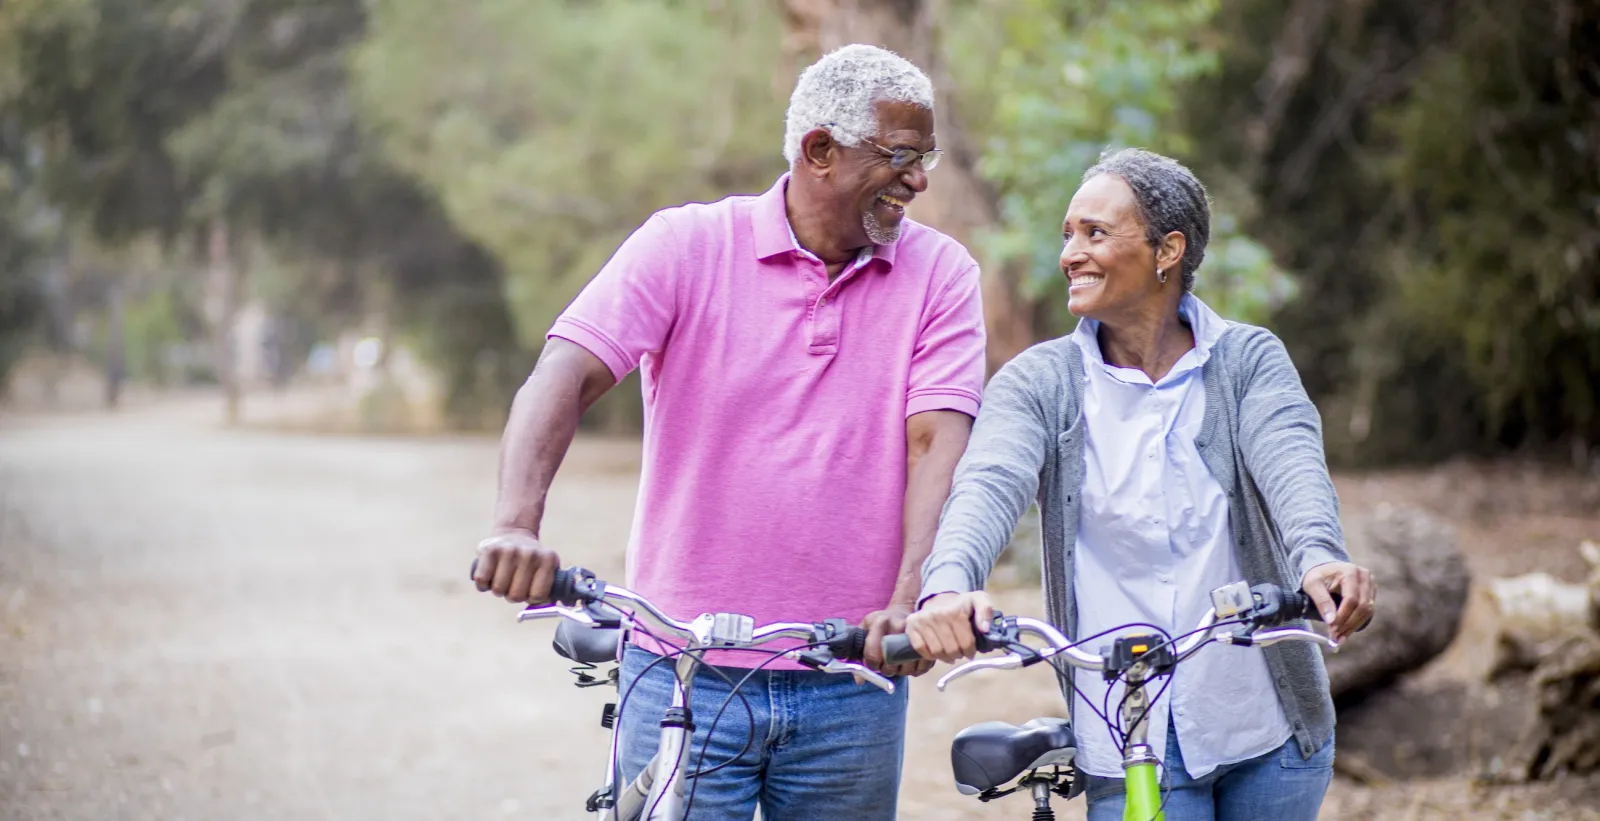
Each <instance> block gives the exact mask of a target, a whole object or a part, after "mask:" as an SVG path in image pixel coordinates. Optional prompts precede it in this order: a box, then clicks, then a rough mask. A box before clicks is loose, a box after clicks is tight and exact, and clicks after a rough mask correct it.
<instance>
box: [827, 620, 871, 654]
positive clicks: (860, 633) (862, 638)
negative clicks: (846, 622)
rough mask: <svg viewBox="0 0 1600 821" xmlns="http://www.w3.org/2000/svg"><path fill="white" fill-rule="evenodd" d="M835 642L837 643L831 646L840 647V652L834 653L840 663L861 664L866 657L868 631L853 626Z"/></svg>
mask: <svg viewBox="0 0 1600 821" xmlns="http://www.w3.org/2000/svg"><path fill="white" fill-rule="evenodd" d="M834 642H836V643H830V644H832V646H835V647H838V648H839V650H838V651H835V652H834V654H833V657H834V658H836V659H839V660H840V661H854V662H860V661H862V660H863V659H864V658H865V657H866V654H867V631H866V629H865V628H862V627H858V626H853V625H852V626H851V627H848V628H846V629H845V631H844V633H843V634H842V635H840V636H839V637H838V638H836V639H835V640H834Z"/></svg>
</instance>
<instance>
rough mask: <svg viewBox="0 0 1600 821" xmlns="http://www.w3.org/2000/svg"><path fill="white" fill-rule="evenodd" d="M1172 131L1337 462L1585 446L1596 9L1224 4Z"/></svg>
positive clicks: (1593, 387)
mask: <svg viewBox="0 0 1600 821" xmlns="http://www.w3.org/2000/svg"><path fill="white" fill-rule="evenodd" d="M1215 28H1216V36H1217V37H1219V38H1221V49H1222V50H1221V52H1220V53H1222V54H1223V55H1225V59H1224V60H1223V63H1222V66H1221V69H1220V71H1219V72H1217V73H1216V74H1215V76H1214V77H1211V78H1208V79H1205V80H1203V81H1201V82H1198V83H1196V84H1195V85H1194V86H1193V87H1192V89H1191V92H1190V93H1189V94H1188V95H1187V96H1186V97H1185V101H1184V102H1185V105H1184V110H1183V112H1182V116H1183V119H1184V121H1185V122H1186V123H1187V124H1188V128H1189V130H1190V131H1191V133H1195V134H1207V135H1211V136H1210V137H1209V138H1208V139H1207V140H1206V141H1204V142H1203V143H1200V144H1199V145H1197V148H1198V149H1199V153H1200V154H1202V155H1203V161H1204V163H1205V166H1206V168H1207V170H1208V173H1211V174H1214V175H1216V176H1219V177H1230V178H1232V179H1233V180H1234V181H1235V184H1236V187H1237V188H1238V189H1239V190H1241V191H1243V192H1246V193H1247V194H1248V196H1249V197H1250V198H1251V199H1252V200H1253V201H1254V202H1255V203H1256V205H1255V207H1254V208H1252V209H1250V210H1249V211H1248V215H1249V219H1248V220H1247V226H1246V227H1247V228H1248V229H1249V230H1250V231H1251V232H1252V233H1253V234H1254V235H1255V236H1257V237H1259V238H1260V239H1261V240H1262V241H1263V243H1264V244H1266V245H1267V246H1268V247H1269V248H1271V249H1272V251H1273V253H1274V254H1275V255H1276V256H1277V258H1278V259H1279V260H1280V261H1281V262H1282V263H1283V264H1284V265H1285V266H1286V267H1288V268H1290V269H1292V270H1294V271H1296V272H1297V274H1298V276H1299V279H1300V282H1301V284H1302V287H1303V289H1304V290H1303V295H1302V297H1301V298H1300V299H1298V300H1296V301H1295V302H1293V303H1292V304H1290V305H1288V306H1286V307H1285V308H1284V310H1283V311H1282V312H1281V313H1280V314H1279V315H1278V317H1277V321H1276V322H1275V323H1274V324H1275V326H1276V327H1278V328H1280V329H1281V330H1282V333H1283V336H1284V338H1285V342H1286V343H1287V344H1288V345H1289V347H1290V350H1291V352H1292V353H1293V354H1294V356H1295V359H1296V361H1297V363H1299V364H1300V366H1301V370H1302V373H1303V374H1304V375H1305V377H1306V381H1307V386H1308V388H1310V389H1311V390H1312V392H1313V395H1314V396H1315V397H1316V398H1317V399H1318V401H1319V404H1320V405H1321V407H1322V409H1323V412H1324V416H1325V418H1327V420H1328V425H1327V426H1326V427H1327V431H1328V437H1329V445H1330V451H1331V452H1332V453H1333V454H1334V455H1335V456H1339V457H1342V458H1343V459H1345V460H1346V461H1351V460H1355V461H1378V460H1394V459H1427V458H1439V457H1443V456H1446V455H1449V454H1453V453H1458V452H1461V451H1463V450H1468V451H1477V452H1486V451H1489V450H1492V449H1498V448H1505V447H1516V446H1519V445H1539V444H1541V443H1543V444H1546V445H1549V444H1554V443H1558V442H1565V443H1566V444H1568V445H1569V447H1570V450H1571V452H1572V454H1573V456H1574V461H1575V462H1577V463H1579V464H1582V463H1584V462H1586V461H1587V460H1588V455H1587V454H1588V451H1589V449H1590V447H1591V446H1592V443H1594V442H1595V441H1596V440H1597V437H1600V380H1597V379H1595V374H1597V373H1600V228H1597V225H1600V220H1597V219H1596V212H1595V210H1594V208H1595V203H1596V202H1600V58H1597V56H1596V55H1597V54H1600V49H1597V47H1596V45H1597V43H1600V10H1597V9H1596V7H1595V6H1594V4H1593V3H1583V2H1576V0H1540V1H1539V2H1533V3H1526V4H1523V5H1522V6H1520V7H1519V8H1518V9H1517V12H1516V13H1515V14H1506V13H1504V9H1503V8H1500V7H1498V6H1496V5H1495V4H1492V3H1488V2H1484V1H1483V0H1456V1H1455V2H1450V3H1434V4H1422V5H1415V4H1412V5H1407V4H1386V5H1385V4H1373V5H1359V6H1350V7H1341V6H1337V4H1328V3H1319V2H1315V1H1314V0H1301V1H1300V2H1295V3H1292V4H1287V5H1286V4H1282V3H1274V2H1256V1H1255V0H1240V2H1235V3H1230V4H1228V5H1227V6H1226V7H1225V11H1224V13H1223V14H1222V15H1221V16H1220V17H1219V18H1218V20H1217V23H1216V27H1215Z"/></svg>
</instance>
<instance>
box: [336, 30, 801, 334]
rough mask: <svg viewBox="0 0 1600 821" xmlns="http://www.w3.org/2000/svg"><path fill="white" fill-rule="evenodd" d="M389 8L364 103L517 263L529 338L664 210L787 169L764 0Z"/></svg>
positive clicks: (516, 298) (401, 152)
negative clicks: (714, 4) (745, 0)
mask: <svg viewBox="0 0 1600 821" xmlns="http://www.w3.org/2000/svg"><path fill="white" fill-rule="evenodd" d="M372 13H373V20H372V32H371V35H370V37H369V38H368V39H367V41H366V42H365V44H364V45H363V46H362V48H361V49H360V50H359V53H358V56H357V61H356V76H357V80H358V88H359V91H360V99H361V103H362V109H363V111H364V112H366V113H367V114H368V115H370V118H371V120H372V121H373V122H374V123H376V124H377V127H378V128H379V129H380V131H381V133H382V134H383V135H384V137H385V145H386V147H387V148H388V150H389V154H390V156H392V157H393V158H394V159H395V160H396V161H397V162H398V163H399V164H400V165H401V166H402V167H404V168H406V169H407V170H408V171H410V172H411V173H413V174H414V175H416V177H417V178H418V179H420V180H422V181H423V182H424V183H425V184H426V185H427V186H428V187H429V188H430V189H432V190H434V191H436V192H438V194H439V197H440V200H441V202H443V203H444V206H445V209H446V211H447V212H448V213H449V214H450V217H451V219H452V220H454V221H455V223H456V224H457V225H460V226H462V227H463V229H464V230H466V231H467V232H468V233H469V234H470V235H471V236H472V237H473V238H474V239H476V240H478V241H479V242H481V243H483V245H484V246H485V247H487V248H489V249H491V250H492V251H493V253H494V254H495V255H496V256H497V257H498V258H499V259H500V260H501V261H502V262H503V263H504V264H505V265H506V269H507V282H506V294H507V298H508V300H509V302H510V305H511V309H512V312H513V315H514V316H515V319H516V327H517V331H518V334H519V337H520V338H521V340H522V341H523V344H525V345H527V346H530V347H537V346H538V345H540V344H542V342H543V336H544V332H545V331H546V330H547V329H548V328H549V326H550V323H551V321H552V320H553V319H554V318H555V316H556V314H557V313H558V312H559V311H560V310H561V309H562V308H563V307H564V306H565V305H566V304H567V303H568V302H569V301H570V300H571V298H572V297H573V296H574V295H575V294H576V293H577V291H578V290H579V289H580V288H581V287H582V286H583V285H584V284H585V283H586V282H588V280H589V279H590V278H591V277H592V276H593V275H594V273H595V271H597V270H599V268H600V267H601V265H603V264H604V262H605V260H606V259H607V258H608V257H609V256H610V255H611V253H612V251H613V250H615V248H616V246H617V245H618V244H619V243H620V242H621V241H622V239H623V238H624V237H625V236H626V235H627V234H628V233H629V232H631V231H632V230H633V229H634V228H635V227H637V226H638V225H639V224H640V223H642V222H643V221H644V219H645V218H646V217H648V216H649V214H650V213H651V212H652V211H654V210H656V209H658V208H661V207H664V206H669V205H676V204H678V203H681V202H684V201H686V200H709V199H717V198H720V197H722V196H726V195H727V194H729V193H738V192H754V191H759V190H762V189H764V188H765V187H766V186H767V185H769V184H771V181H772V180H773V178H775V177H776V176H777V175H778V173H780V172H781V171H782V168H783V163H782V157H781V151H780V148H781V141H782V122H783V110H784V109H783V106H784V101H783V100H782V99H780V98H778V97H776V96H775V95H774V94H773V91H772V87H771V83H772V78H773V77H774V76H775V74H776V72H777V68H778V64H777V49H775V48H774V44H775V43H776V41H777V38H778V29H777V25H776V20H775V19H774V17H773V15H772V14H771V11H770V10H769V9H767V8H765V7H764V5H761V4H742V3H735V4H728V5H726V6H725V7H724V8H723V9H722V10H721V11H720V12H713V11H711V10H707V9H706V8H704V7H701V6H700V5H699V4H688V3H684V4H679V3H659V2H647V1H646V0H599V1H598V2H592V3H581V4H578V3H568V2H557V1H556V0H471V2H462V3H457V4H453V5H451V6H450V7H449V8H448V9H446V8H444V7H441V6H438V5H436V4H432V3H423V2H415V0H409V1H408V0H383V1H382V2H375V3H374V4H373V5H372Z"/></svg>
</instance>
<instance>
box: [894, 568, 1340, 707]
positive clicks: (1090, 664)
mask: <svg viewBox="0 0 1600 821" xmlns="http://www.w3.org/2000/svg"><path fill="white" fill-rule="evenodd" d="M1333 597H1334V605H1335V606H1337V605H1338V604H1339V594H1337V593H1334V594H1333ZM1212 601H1213V603H1215V604H1217V605H1218V606H1219V607H1221V608H1223V609H1224V610H1225V611H1226V612H1227V615H1228V617H1229V618H1233V617H1235V616H1237V617H1240V619H1241V620H1243V621H1245V622H1248V624H1249V629H1250V632H1249V634H1248V635H1228V636H1225V637H1216V636H1215V635H1214V633H1215V630H1216V627H1215V625H1216V622H1217V619H1218V615H1217V614H1218V607H1213V608H1211V609H1209V610H1208V611H1207V612H1206V614H1205V616H1203V617H1202V618H1201V619H1200V623H1199V624H1198V625H1196V626H1195V629H1194V631H1193V632H1192V634H1191V635H1190V636H1189V637H1188V638H1187V639H1185V640H1183V641H1180V642H1178V643H1177V646H1176V648H1175V650H1174V651H1173V652H1174V653H1176V654H1177V655H1178V656H1179V657H1183V656H1185V655H1187V654H1188V653H1189V652H1192V651H1193V650H1194V649H1196V648H1198V647H1199V646H1200V645H1202V644H1204V643H1206V642H1208V641H1212V640H1213V639H1215V640H1218V641H1224V640H1225V641H1227V642H1228V643H1231V644H1243V645H1251V644H1255V645H1261V646H1267V645H1271V644H1276V643H1278V642H1280V641H1285V640H1290V639H1296V640H1305V641H1313V640H1314V641H1319V642H1320V643H1323V644H1325V645H1326V646H1328V647H1330V648H1332V649H1337V648H1338V645H1337V644H1336V643H1334V642H1332V641H1330V640H1328V639H1327V638H1326V637H1323V636H1321V635H1319V634H1317V633H1312V632H1311V631H1308V630H1299V629H1287V630H1268V631H1266V632H1264V633H1257V632H1253V631H1255V630H1257V629H1259V628H1263V627H1276V626H1278V625H1282V624H1285V623H1287V622H1292V621H1300V620H1308V619H1309V620H1313V621H1321V620H1322V613H1321V612H1320V611H1319V610H1317V607H1316V605H1315V603H1313V602H1312V601H1311V597H1310V596H1308V595H1306V594H1305V593H1304V592H1302V591H1299V590H1285V589H1284V588H1282V587H1279V586H1277V585H1274V584H1260V585H1256V586H1255V587H1246V586H1245V583H1243V582H1237V583H1235V584H1231V585H1227V586H1224V587H1220V588H1217V589H1216V590H1214V591H1212ZM1024 633H1027V634H1031V635H1035V636H1038V637H1039V638H1042V639H1044V640H1045V641H1046V642H1047V643H1048V644H1049V647H1048V648H1041V649H1038V650H1033V651H1032V655H1031V656H1029V657H1024V656H1022V655H1020V654H1017V653H1015V652H1013V653H1012V654H1011V655H1008V656H1005V657H1002V658H997V659H985V660H982V661H971V662H967V663H966V664H963V665H961V666H960V667H958V668H956V669H955V670H952V671H950V673H947V674H946V675H945V677H944V678H942V679H940V681H939V687H940V689H943V688H944V685H945V684H946V683H948V682H949V680H951V679H953V678H956V677H958V676H959V675H962V674H964V673H965V672H967V671H968V670H969V669H982V668H998V667H1018V666H1027V665H1030V664H1035V663H1037V662H1039V661H1043V660H1044V659H1046V658H1054V657H1056V656H1061V657H1063V658H1064V660H1065V661H1066V662H1067V663H1068V664H1071V665H1072V666H1074V667H1080V668H1083V669H1086V670H1095V671H1102V670H1104V669H1105V658H1104V657H1103V656H1100V655H1098V654H1095V653H1089V652H1086V651H1084V650H1081V649H1079V648H1078V647H1077V645H1076V644H1075V643H1074V642H1073V641H1072V640H1071V639H1069V638H1067V637H1066V635H1064V634H1062V633H1061V632H1060V631H1059V630H1057V629H1056V628H1055V627H1054V626H1053V625H1051V624H1050V623H1048V622H1043V621H1039V620H1037V619H1029V618H1008V617H1006V616H1005V615H1003V614H1001V613H999V612H996V613H995V616H994V620H993V622H992V623H991V624H990V625H989V626H988V628H987V629H986V630H985V631H984V632H983V633H979V634H978V635H977V636H976V637H975V638H976V639H977V641H976V645H977V650H978V652H979V653H987V652H990V651H993V650H1008V649H1011V648H1012V647H1013V646H1014V645H1016V644H1019V643H1020V641H1019V640H1020V638H1021V636H1022V634H1024ZM1307 637H1315V638H1314V639H1313V638H1307ZM1030 649H1031V648H1030ZM883 659H884V663H885V664H907V663H911V662H916V661H921V660H922V654H920V653H918V652H917V650H916V648H915V647H913V646H912V645H911V638H910V637H909V636H906V635H903V634H902V635H893V636H884V638H883ZM972 665H978V667H976V668H974V667H972Z"/></svg>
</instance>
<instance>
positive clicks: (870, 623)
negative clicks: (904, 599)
mask: <svg viewBox="0 0 1600 821" xmlns="http://www.w3.org/2000/svg"><path fill="white" fill-rule="evenodd" d="M911 611H912V607H911V606H910V605H903V604H891V605H889V606H888V607H885V608H884V609H882V610H878V611H875V612H872V613H868V614H867V617H866V618H864V619H862V620H861V626H862V627H863V628H865V629H866V631H867V650H866V653H864V654H863V655H864V656H865V657H866V658H865V661H866V665H867V666H868V667H871V668H872V669H874V670H877V671H878V672H880V673H882V674H884V675H886V676H890V677H894V676H920V675H922V674H923V673H926V672H928V671H929V670H932V669H933V662H932V661H926V660H925V661H918V662H913V663H911V664H891V665H888V666H885V665H884V663H883V637H884V636H889V635H894V634H897V633H904V632H905V631H906V617H907V616H910V615H911Z"/></svg>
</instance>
